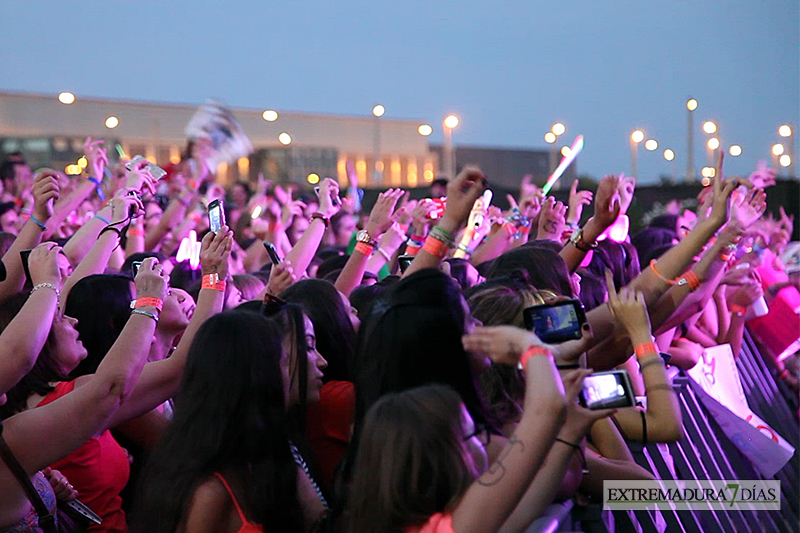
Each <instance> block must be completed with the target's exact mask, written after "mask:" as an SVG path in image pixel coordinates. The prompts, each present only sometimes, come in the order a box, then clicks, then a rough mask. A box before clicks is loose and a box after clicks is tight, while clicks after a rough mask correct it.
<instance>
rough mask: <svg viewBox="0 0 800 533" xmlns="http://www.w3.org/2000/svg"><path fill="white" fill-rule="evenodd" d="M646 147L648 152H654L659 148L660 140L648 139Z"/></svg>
mask: <svg viewBox="0 0 800 533" xmlns="http://www.w3.org/2000/svg"><path fill="white" fill-rule="evenodd" d="M644 147H645V149H646V150H647V151H648V152H652V151H653V150H655V149H656V148H658V141H656V140H655V139H647V142H645V143H644Z"/></svg>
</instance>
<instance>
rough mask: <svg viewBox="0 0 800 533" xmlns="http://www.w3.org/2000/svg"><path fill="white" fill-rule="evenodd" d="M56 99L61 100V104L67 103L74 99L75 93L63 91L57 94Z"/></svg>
mask: <svg viewBox="0 0 800 533" xmlns="http://www.w3.org/2000/svg"><path fill="white" fill-rule="evenodd" d="M58 101H59V102H61V103H62V104H67V105H69V104H71V103H73V102H74V101H75V95H74V94H72V93H68V92H63V93H61V94H59V95H58Z"/></svg>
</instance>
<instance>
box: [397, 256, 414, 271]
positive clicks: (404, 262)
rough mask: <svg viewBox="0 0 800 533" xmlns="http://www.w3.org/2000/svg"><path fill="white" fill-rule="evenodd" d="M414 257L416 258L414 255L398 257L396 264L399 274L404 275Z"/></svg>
mask: <svg viewBox="0 0 800 533" xmlns="http://www.w3.org/2000/svg"><path fill="white" fill-rule="evenodd" d="M415 257H416V256H415V255H401V256H400V257H398V258H397V262H398V263H399V264H400V272H401V273H405V271H406V269H407V268H408V265H410V264H411V262H412V261H414V258H415Z"/></svg>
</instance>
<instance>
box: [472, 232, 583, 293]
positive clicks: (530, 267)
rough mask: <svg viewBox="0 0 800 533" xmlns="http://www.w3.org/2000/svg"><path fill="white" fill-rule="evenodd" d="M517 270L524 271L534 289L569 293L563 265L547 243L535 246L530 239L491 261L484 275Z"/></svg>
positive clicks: (506, 273) (567, 273) (493, 275)
mask: <svg viewBox="0 0 800 533" xmlns="http://www.w3.org/2000/svg"><path fill="white" fill-rule="evenodd" d="M519 269H521V270H525V271H526V272H527V273H528V277H529V279H530V283H531V285H533V286H534V287H535V288H536V289H539V290H548V291H553V292H554V293H556V294H558V295H562V296H570V297H571V296H572V285H571V284H570V277H569V270H567V264H566V263H565V262H564V259H562V258H561V256H560V255H558V252H555V251H554V250H552V249H550V248H549V245H546V244H541V245H537V244H536V242H535V241H534V242H533V243H528V244H526V245H524V246H521V247H519V248H516V249H514V250H511V251H510V252H506V253H504V254H503V255H501V256H500V257H498V258H497V259H495V260H494V263H493V264H492V268H491V269H489V275H488V276H487V278H489V279H491V278H495V277H498V276H507V275H509V274H511V273H512V272H514V271H515V270H519Z"/></svg>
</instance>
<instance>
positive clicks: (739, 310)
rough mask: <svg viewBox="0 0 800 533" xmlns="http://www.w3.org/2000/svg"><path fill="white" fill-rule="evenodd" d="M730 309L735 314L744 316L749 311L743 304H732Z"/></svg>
mask: <svg viewBox="0 0 800 533" xmlns="http://www.w3.org/2000/svg"><path fill="white" fill-rule="evenodd" d="M730 311H731V313H733V314H735V315H739V316H744V314H745V313H746V312H747V308H746V307H745V306H743V305H738V304H731V307H730Z"/></svg>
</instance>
